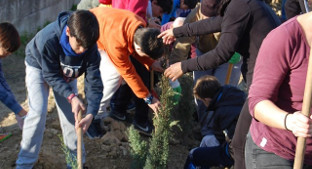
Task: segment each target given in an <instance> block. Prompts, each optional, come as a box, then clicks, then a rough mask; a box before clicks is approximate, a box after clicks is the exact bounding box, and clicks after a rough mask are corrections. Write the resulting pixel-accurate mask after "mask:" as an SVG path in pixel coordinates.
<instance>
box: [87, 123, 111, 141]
mask: <svg viewBox="0 0 312 169" xmlns="http://www.w3.org/2000/svg"><path fill="white" fill-rule="evenodd" d="M101 122H102V121H101V119H93V121H92V123H91V125H90V126H89V128H88V130H87V132H86V133H87V136H88V137H89V138H90V139H94V138H101V137H102V136H104V134H105V133H106V131H105V130H104V129H103V128H102V127H101Z"/></svg>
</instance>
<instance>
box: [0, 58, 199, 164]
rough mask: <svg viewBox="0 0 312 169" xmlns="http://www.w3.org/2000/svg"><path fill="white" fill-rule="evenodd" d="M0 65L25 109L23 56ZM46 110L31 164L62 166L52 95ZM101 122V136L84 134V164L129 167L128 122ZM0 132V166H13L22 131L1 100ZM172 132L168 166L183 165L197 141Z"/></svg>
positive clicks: (7, 59)
mask: <svg viewBox="0 0 312 169" xmlns="http://www.w3.org/2000/svg"><path fill="white" fill-rule="evenodd" d="M2 65H3V70H4V74H5V77H6V80H7V82H8V84H9V86H10V87H11V89H12V91H13V93H14V94H15V96H16V98H17V100H18V101H19V102H20V103H21V104H22V105H23V106H24V107H25V108H26V109H27V103H26V93H27V92H26V89H25V65H24V58H23V57H21V56H17V55H11V56H9V57H7V58H5V59H3V60H2ZM81 90H82V89H81ZM80 93H81V92H80ZM48 110H49V113H48V115H47V122H46V130H45V133H44V140H43V144H42V146H41V151H40V155H39V160H38V162H37V163H36V165H35V167H34V168H35V169H63V168H66V163H65V156H64V153H63V151H62V150H61V147H62V145H61V141H60V139H59V135H61V129H60V125H59V120H58V117H57V112H56V110H55V104H54V101H53V99H52V96H50V101H49V108H48ZM104 123H105V127H106V128H107V130H108V132H107V133H106V134H105V135H104V136H103V137H102V138H101V139H94V140H90V139H89V138H88V137H86V136H84V142H85V147H86V152H87V159H86V164H87V166H88V167H89V168H91V169H106V168H107V169H115V168H122V169H124V168H130V163H131V156H130V147H129V142H128V138H127V135H126V130H127V128H128V127H130V125H131V123H130V122H117V121H115V120H113V119H111V118H107V119H105V121H104ZM0 132H1V133H12V136H11V137H10V138H9V139H7V140H6V141H4V142H2V143H0V152H1V153H0V168H5V169H10V168H15V160H16V158H17V155H18V152H19V148H20V141H21V134H22V132H21V130H19V128H18V126H17V124H16V120H15V116H14V113H13V112H12V111H11V110H10V109H8V108H7V107H6V106H4V105H3V104H2V103H0ZM189 132H190V134H191V133H195V134H198V133H199V132H198V129H190V130H189ZM174 135H176V137H173V138H172V140H171V144H170V153H169V154H170V155H169V162H168V168H170V169H180V168H183V164H184V161H185V159H186V156H187V154H188V151H189V149H190V148H192V147H195V146H196V145H198V143H199V141H198V140H196V139H193V138H192V137H191V136H190V135H189V134H186V135H185V134H184V135H183V134H181V132H179V131H177V132H175V134H174ZM181 136H183V137H181ZM146 139H148V138H146Z"/></svg>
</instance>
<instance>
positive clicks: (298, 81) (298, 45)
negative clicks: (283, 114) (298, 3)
mask: <svg viewBox="0 0 312 169" xmlns="http://www.w3.org/2000/svg"><path fill="white" fill-rule="evenodd" d="M296 18H297V17H295V18H292V19H290V20H289V21H287V22H285V23H284V24H282V25H281V26H280V27H278V28H276V29H274V30H273V31H272V32H270V33H269V34H268V36H267V37H266V38H265V39H264V40H263V43H262V45H261V48H260V50H259V54H258V57H257V61H256V66H255V69H254V76H253V81H252V84H251V87H250V91H249V109H250V113H251V115H252V116H253V117H254V112H253V110H254V107H255V105H256V104H257V103H259V102H260V101H262V100H271V101H272V102H273V103H275V104H276V105H277V106H278V107H279V108H281V109H282V110H285V111H287V112H288V113H294V112H295V111H299V110H301V107H302V101H303V93H304V87H305V80H306V73H307V66H308V58H309V53H310V47H309V45H308V43H307V41H306V38H305V36H304V32H303V30H302V28H301V26H300V25H299V23H298V21H297V20H296ZM250 133H251V136H252V139H253V141H254V142H255V143H256V144H257V145H258V146H259V147H261V148H262V149H264V150H265V151H268V152H273V153H275V154H277V155H279V156H280V157H282V158H285V159H288V160H293V159H294V155H295V150H296V142H297V140H296V137H295V136H294V135H293V134H292V133H291V132H290V131H287V130H283V129H277V128H272V127H269V126H267V125H265V124H263V123H261V122H259V121H257V120H255V119H254V118H253V119H252V123H251V126H250ZM305 163H307V164H310V165H311V164H312V139H311V138H308V139H307V146H306V152H305Z"/></svg>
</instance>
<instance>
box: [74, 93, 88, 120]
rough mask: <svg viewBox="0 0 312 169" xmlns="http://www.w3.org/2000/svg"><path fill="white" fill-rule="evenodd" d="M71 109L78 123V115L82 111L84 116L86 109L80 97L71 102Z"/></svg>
mask: <svg viewBox="0 0 312 169" xmlns="http://www.w3.org/2000/svg"><path fill="white" fill-rule="evenodd" d="M71 107H72V112H73V113H74V114H75V121H78V113H79V111H82V114H84V112H85V110H86V108H85V106H84V104H83V103H82V101H81V100H80V99H79V98H78V96H75V97H73V98H72V100H71Z"/></svg>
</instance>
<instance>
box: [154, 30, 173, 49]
mask: <svg viewBox="0 0 312 169" xmlns="http://www.w3.org/2000/svg"><path fill="white" fill-rule="evenodd" d="M157 37H158V38H162V39H163V42H164V44H167V45H169V44H171V43H172V42H174V41H175V40H176V38H175V37H174V35H173V28H171V29H167V30H165V31H163V32H161V33H160V34H159V35H158V36H157Z"/></svg>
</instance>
